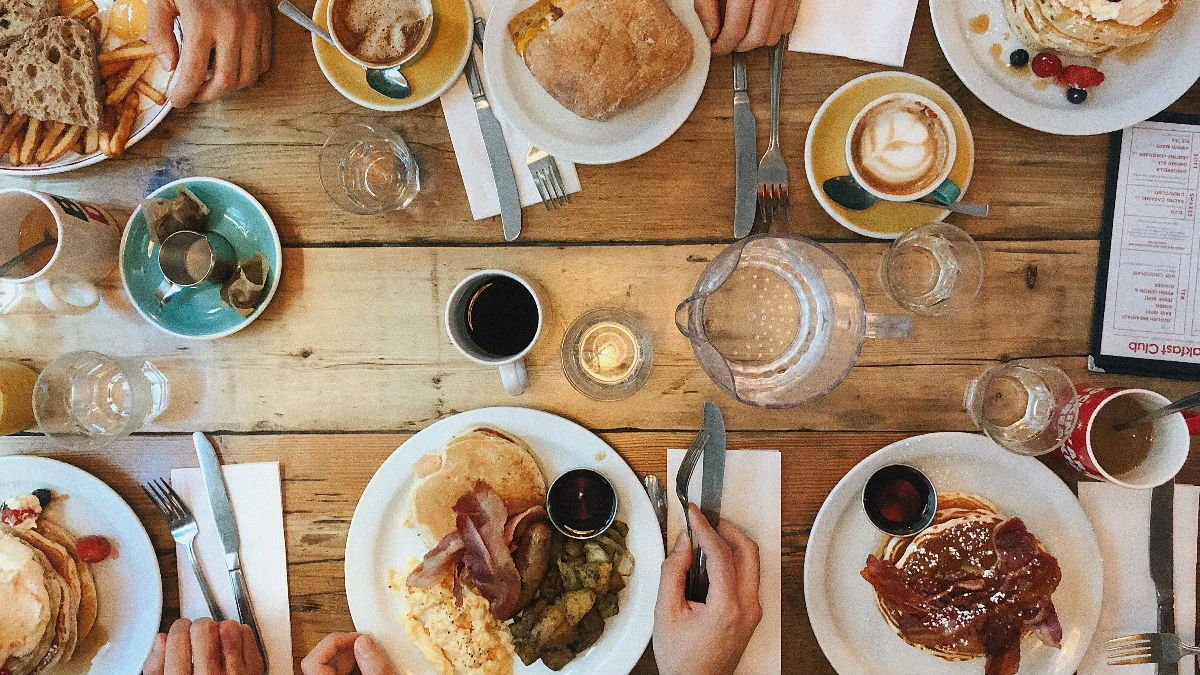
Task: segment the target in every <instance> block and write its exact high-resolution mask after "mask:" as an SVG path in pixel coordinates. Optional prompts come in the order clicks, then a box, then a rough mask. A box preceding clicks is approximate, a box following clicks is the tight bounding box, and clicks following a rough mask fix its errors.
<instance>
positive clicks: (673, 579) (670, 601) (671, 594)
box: [655, 532, 692, 614]
mask: <svg viewBox="0 0 1200 675" xmlns="http://www.w3.org/2000/svg"><path fill="white" fill-rule="evenodd" d="M691 565H692V545H691V542H689V541H688V536H687V533H686V532H680V533H679V536H678V537H676V538H675V548H673V549H672V550H671V555H669V556H667V559H666V560H664V561H663V564H662V570H661V572H660V579H659V582H658V602H657V603H655V610H656V611H661V612H666V613H668V614H669V613H671V612H674V611H677V610H679V609H682V608H684V607H686V606H687V599H686V598H685V597H684V586H685V585H686V583H687V571H688V568H689V567H691Z"/></svg>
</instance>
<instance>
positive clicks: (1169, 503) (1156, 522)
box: [1150, 481, 1179, 675]
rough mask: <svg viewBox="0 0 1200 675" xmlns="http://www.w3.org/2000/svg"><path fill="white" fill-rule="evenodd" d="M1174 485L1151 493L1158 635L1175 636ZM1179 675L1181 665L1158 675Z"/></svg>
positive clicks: (1166, 665) (1166, 667)
mask: <svg viewBox="0 0 1200 675" xmlns="http://www.w3.org/2000/svg"><path fill="white" fill-rule="evenodd" d="M1174 536H1175V481H1167V482H1166V483H1163V484H1162V485H1159V486H1158V487H1156V488H1154V491H1153V492H1152V493H1150V580H1151V581H1153V582H1154V592H1155V594H1156V595H1157V596H1158V632H1160V633H1174V632H1175V541H1174ZM1168 673H1169V674H1170V675H1178V674H1179V662H1178V661H1174V662H1171V663H1159V664H1158V675H1167V674H1168Z"/></svg>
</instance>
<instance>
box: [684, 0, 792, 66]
mask: <svg viewBox="0 0 1200 675" xmlns="http://www.w3.org/2000/svg"><path fill="white" fill-rule="evenodd" d="M718 2H725V3H726V4H725V21H724V24H722V22H721V19H720V15H719V12H718V11H717V3H718ZM694 3H695V7H696V13H697V14H699V15H700V23H701V24H703V25H704V32H705V33H706V34H707V35H708V39H709V40H712V41H713V44H712V51H713V53H714V54H728V53H729V52H731V51H739V52H748V51H750V50H751V49H755V48H757V47H765V46H768V45H773V44H775V43H777V42H779V38H780V37H782V36H783V34H784V33H787V32H790V31H791V30H792V26H793V25H795V23H796V14H797V13H798V12H799V11H800V0H694Z"/></svg>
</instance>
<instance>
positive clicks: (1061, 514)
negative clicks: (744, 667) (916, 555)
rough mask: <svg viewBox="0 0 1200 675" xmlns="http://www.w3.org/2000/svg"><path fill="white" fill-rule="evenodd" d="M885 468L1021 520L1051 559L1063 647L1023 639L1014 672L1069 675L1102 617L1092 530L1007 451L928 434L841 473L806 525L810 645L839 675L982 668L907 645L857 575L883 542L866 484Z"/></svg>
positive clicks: (1062, 491) (1048, 483)
mask: <svg viewBox="0 0 1200 675" xmlns="http://www.w3.org/2000/svg"><path fill="white" fill-rule="evenodd" d="M891 464H905V465H908V466H911V467H914V468H916V469H919V470H920V471H922V472H923V473H925V475H927V476H928V477H929V479H930V480H931V481H932V482H933V485H934V487H935V489H936V490H938V491H939V493H942V492H951V491H953V492H960V493H966V494H973V495H980V496H982V497H984V498H985V499H986V500H988V501H990V502H992V503H993V504H994V505H995V506H996V507H998V509H999V510H1000V511H1001V512H1002V513H1004V514H1006V515H1007V516H1009V517H1019V518H1020V519H1022V520H1023V521H1024V522H1025V524H1026V526H1028V529H1029V531H1030V532H1031V533H1033V534H1034V535H1035V536H1036V537H1038V538H1039V539H1040V540H1041V543H1042V545H1043V546H1044V547H1045V549H1046V551H1047V552H1049V553H1050V554H1051V555H1053V556H1055V557H1056V558H1057V559H1058V562H1059V565H1060V567H1061V569H1062V580H1061V582H1060V583H1059V585H1058V588H1057V590H1056V591H1055V592H1054V595H1053V598H1052V599H1053V603H1054V606H1055V607H1056V608H1057V611H1058V617H1059V619H1060V621H1061V623H1062V648H1061V649H1054V648H1052V647H1048V646H1046V645H1044V644H1042V643H1041V642H1039V641H1038V640H1036V639H1033V638H1027V639H1025V640H1024V641H1023V642H1022V644H1021V668H1020V671H1019V672H1021V673H1039V674H1041V675H1070V674H1071V673H1074V672H1075V669H1076V667H1078V665H1079V662H1080V660H1081V659H1082V658H1083V654H1084V651H1085V650H1086V649H1087V647H1088V645H1089V644H1090V643H1091V640H1092V633H1093V632H1094V631H1095V628H1096V622H1097V620H1098V619H1099V616H1100V601H1101V594H1102V590H1103V568H1102V566H1101V560H1100V550H1099V547H1098V545H1097V543H1096V538H1095V535H1094V533H1093V531H1092V526H1091V523H1089V522H1088V519H1087V516H1086V515H1084V512H1083V509H1082V507H1080V505H1079V502H1078V501H1077V500H1076V499H1075V496H1074V495H1073V494H1071V491H1070V489H1068V488H1067V486H1066V485H1065V484H1064V483H1063V482H1062V481H1061V480H1060V479H1059V478H1058V477H1057V476H1055V475H1054V473H1053V472H1051V471H1050V469H1048V468H1046V467H1045V466H1044V465H1043V464H1041V463H1040V462H1038V461H1037V460H1035V459H1033V458H1032V457H1021V456H1018V455H1014V454H1011V453H1008V452H1006V451H1005V450H1003V449H1002V448H1001V447H1000V446H998V445H996V444H995V443H994V442H992V441H991V440H990V439H988V438H986V437H985V436H982V435H976V434H965V433H934V434H926V435H923V436H915V437H913V438H908V439H905V440H903V441H899V442H897V443H893V444H892V445H889V446H887V447H886V448H883V449H882V450H879V451H878V452H876V453H874V454H873V455H871V456H870V457H867V458H866V459H864V460H863V461H862V462H860V463H859V464H858V465H857V466H855V467H854V468H853V469H852V470H851V471H850V472H849V473H847V474H846V476H845V477H844V478H842V480H841V481H839V482H838V484H837V486H836V487H834V489H833V491H832V492H831V493H830V494H829V497H827V498H826V500H825V503H824V504H823V505H822V506H821V510H820V512H819V513H818V514H817V518H816V521H815V522H814V523H813V528H812V534H811V536H810V538H809V541H808V547H807V550H808V555H807V556H806V557H805V560H804V597H805V602H806V606H807V608H808V617H809V620H810V622H811V623H812V626H813V631H814V632H815V633H816V636H817V641H818V642H819V643H820V645H821V649H822V650H823V651H824V652H825V656H826V658H828V659H829V662H830V663H831V664H833V667H834V669H835V670H837V672H839V673H842V674H843V675H849V674H852V673H881V674H882V673H894V674H896V675H903V674H907V673H925V674H927V675H937V674H941V673H946V674H948V675H957V674H961V675H969V674H975V673H980V672H983V662H982V659H976V660H970V661H958V662H952V661H946V660H943V659H941V658H939V657H937V656H934V655H933V654H931V653H928V652H926V651H923V650H920V649H917V648H915V647H912V646H910V645H909V644H907V643H905V642H904V641H903V640H902V639H901V638H900V637H899V636H898V635H897V633H896V632H895V631H894V630H893V629H892V627H891V626H890V625H889V624H888V623H887V622H886V621H885V620H884V618H883V616H882V615H881V613H880V610H879V609H878V607H877V605H876V594H875V591H874V589H873V588H872V587H871V585H870V584H868V583H867V581H866V580H864V579H863V577H862V576H860V574H859V573H860V571H861V570H862V569H863V567H864V562H865V561H866V559H867V556H868V555H869V554H874V553H877V552H878V550H879V546H880V543H881V541H882V537H883V535H881V534H880V532H879V531H878V530H876V529H875V528H874V526H872V524H871V522H870V520H868V518H867V515H866V512H865V510H864V509H863V487H864V485H865V484H866V481H867V478H868V477H870V476H871V475H872V474H873V473H874V472H875V471H877V470H878V469H880V468H882V467H884V466H887V465H891Z"/></svg>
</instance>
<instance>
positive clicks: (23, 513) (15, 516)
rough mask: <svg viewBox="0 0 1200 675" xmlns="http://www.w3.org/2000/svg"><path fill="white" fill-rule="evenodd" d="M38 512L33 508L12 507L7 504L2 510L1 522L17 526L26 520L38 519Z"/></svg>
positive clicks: (0, 512)
mask: <svg viewBox="0 0 1200 675" xmlns="http://www.w3.org/2000/svg"><path fill="white" fill-rule="evenodd" d="M37 516H38V514H37V512H36V511H34V510H33V509H10V508H8V507H7V506H6V507H4V510H3V511H0V523H4V524H5V525H8V526H9V527H16V526H18V525H20V524H21V523H23V522H25V521H26V520H37Z"/></svg>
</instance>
